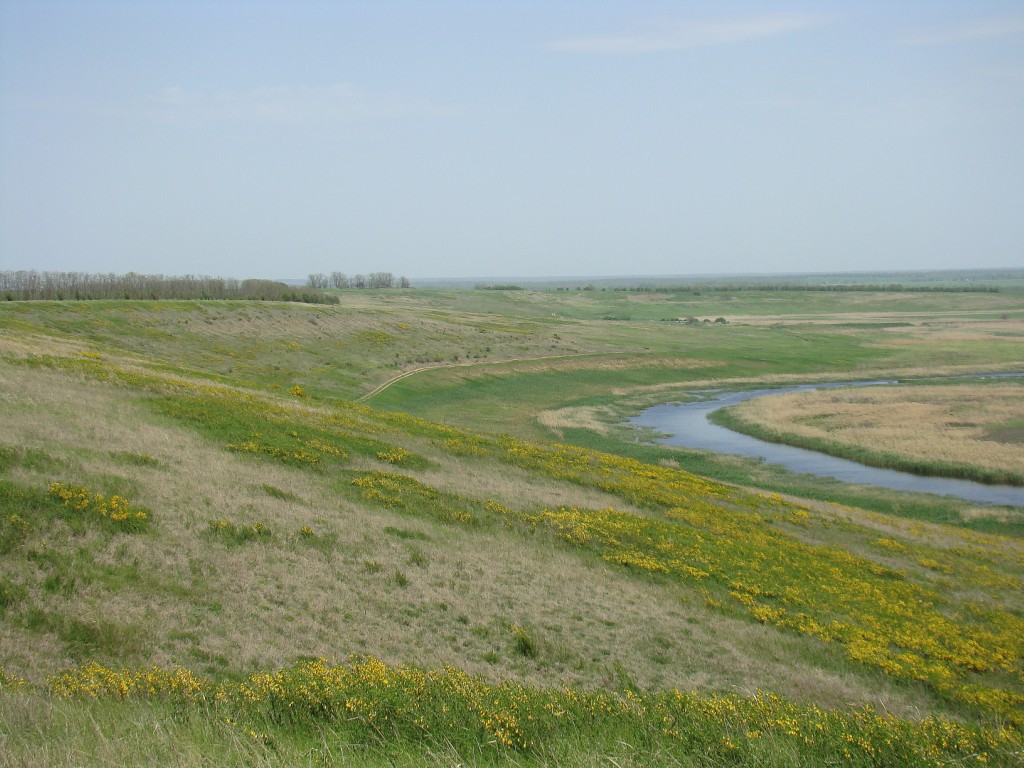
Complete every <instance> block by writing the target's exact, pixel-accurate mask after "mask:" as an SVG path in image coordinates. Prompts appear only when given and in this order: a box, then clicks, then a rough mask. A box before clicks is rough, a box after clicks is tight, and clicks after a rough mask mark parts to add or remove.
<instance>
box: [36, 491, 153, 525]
mask: <svg viewBox="0 0 1024 768" xmlns="http://www.w3.org/2000/svg"><path fill="white" fill-rule="evenodd" d="M50 495H51V496H54V497H56V498H58V499H60V500H61V501H62V502H63V503H64V506H65V507H66V508H68V509H70V510H72V511H74V512H81V513H83V514H84V515H85V516H86V517H87V518H90V519H99V520H105V521H106V522H108V523H109V524H110V525H112V526H113V527H115V528H116V529H117V530H120V531H139V530H142V529H143V528H145V526H146V525H147V523H148V522H149V514H148V512H146V510H144V509H142V508H141V507H133V506H131V504H129V503H128V500H127V499H126V498H124V497H123V496H109V497H107V496H104V495H103V494H102V493H91V492H90V491H89V490H88V489H86V488H83V487H81V486H72V485H64V484H63V483H56V482H54V483H50Z"/></svg>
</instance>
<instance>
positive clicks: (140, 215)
mask: <svg viewBox="0 0 1024 768" xmlns="http://www.w3.org/2000/svg"><path fill="white" fill-rule="evenodd" d="M1021 266H1024V3H1022V2H1020V0H1006V1H1003V2H1000V1H998V0H961V1H960V2H948V1H947V0H903V1H902V2H898V3H894V2H891V0H886V1H884V2H881V1H875V0H862V1H859V2H853V1H852V0H845V1H843V2H829V0H818V1H816V2H810V1H809V0H807V1H803V0H792V1H791V2H786V1H776V0H758V1H757V2H735V1H733V0H717V1H716V2H701V1H700V0H695V1H694V2H678V0H677V1H674V2H647V1H646V0H634V1H632V2H619V1H617V0H606V1H604V2H596V1H595V0H587V1H582V0H581V1H576V0H567V1H564V2H559V1H558V0H547V1H545V2H541V1H539V0H520V1H518V2H507V1H502V2H492V1H488V0H474V1H470V0H462V1H454V0H452V1H449V0H436V1H435V2H426V1H425V0H417V1H414V0H406V1H403V2H395V1H392V0H372V1H368V2H356V1H354V0H353V1H351V2H347V1H345V0H335V1H333V2H332V1H329V0H320V1H318V2H314V1H312V0H290V1H289V2H284V1H283V0H280V1H271V0H248V1H246V2H240V1H233V0H203V1H202V2H199V1H189V0H179V1H176V2H168V1H163V2H161V1H150V0H121V1H120V2H115V1H113V0H109V1H106V2H96V1H92V0H70V1H69V0H63V1H59V2H58V1H56V0H0V270H15V269H37V270H41V271H42V270H47V271H82V272H116V273H123V272H129V271H133V272H138V273H143V274H165V275H181V274H201V275H213V276H223V277H238V278H248V277H260V278H303V277H305V276H306V275H308V274H310V273H314V272H328V273H329V272H333V271H340V272H345V273H347V274H355V273H365V272H374V271H390V272H392V273H394V274H395V275H405V276H408V277H410V278H417V277H420V278H428V277H434V278H440V277H482V278H487V277H516V276H519V277H552V276H594V277H600V276H619V275H698V274H699V275H704V274H751V273H778V272H797V273H805V272H856V271H878V270H916V269H924V270H931V269H960V268H984V267H994V268H1002V267H1021Z"/></svg>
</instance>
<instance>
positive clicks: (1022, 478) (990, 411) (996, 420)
mask: <svg viewBox="0 0 1024 768" xmlns="http://www.w3.org/2000/svg"><path fill="white" fill-rule="evenodd" d="M720 423H722V422H721V421H720ZM725 423H727V424H728V425H729V426H731V427H733V428H738V429H740V430H741V431H745V432H751V433H753V434H756V435H757V436H759V437H764V438H768V439H771V440H774V441H777V442H787V443H793V444H796V445H801V446H804V447H808V448H813V449H815V450H824V451H826V452H827V453H831V454H834V455H839V456H844V457H846V458H852V459H854V460H856V461H860V462H862V463H867V464H871V465H873V466H880V467H889V468H894V469H904V470H908V471H913V472H918V473H921V474H935V475H944V476H949V477H962V478H967V479H973V480H979V481H981V482H998V483H1010V484H1014V485H1024V385H1022V384H1020V383H1014V382H1013V381H1012V380H1003V383H994V382H991V381H990V382H987V383H984V384H971V385H961V384H946V385H932V386H909V385H904V386H899V387H865V388H857V389H842V390H819V391H816V392H795V393H788V394H783V395H770V396H766V397H761V398H756V399H754V400H750V401H747V402H745V403H740V404H739V405H736V406H733V407H732V408H730V409H728V419H727V421H726V422H725Z"/></svg>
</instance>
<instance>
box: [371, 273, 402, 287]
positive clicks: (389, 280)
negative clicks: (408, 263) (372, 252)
mask: <svg viewBox="0 0 1024 768" xmlns="http://www.w3.org/2000/svg"><path fill="white" fill-rule="evenodd" d="M394 285H395V276H394V275H392V274H391V273H390V272H371V273H370V278H369V280H368V281H367V287H369V288H392V287H394Z"/></svg>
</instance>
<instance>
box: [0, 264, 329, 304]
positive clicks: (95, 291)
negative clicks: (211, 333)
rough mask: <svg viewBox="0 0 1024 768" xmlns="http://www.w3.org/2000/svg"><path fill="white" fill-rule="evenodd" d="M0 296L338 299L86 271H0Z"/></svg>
mask: <svg viewBox="0 0 1024 768" xmlns="http://www.w3.org/2000/svg"><path fill="white" fill-rule="evenodd" d="M0 296H2V297H3V298H4V300H5V301H30V300H34V299H42V300H50V301H69V300H74V301H88V300H98V299H130V300H136V301H147V300H157V299H199V300H204V299H206V300H209V299H247V300H252V301H297V302H302V303H306V304H337V303H338V297H337V296H331V295H329V294H326V293H323V292H322V291H320V290H316V289H313V288H312V286H310V287H296V286H290V285H287V284H285V283H282V282H278V281H276V280H256V279H251V280H237V279H235V278H230V277H208V276H203V275H181V276H177V277H165V276H164V275H140V274H136V273H135V272H129V273H128V274H125V275H116V274H114V273H112V272H111V273H108V274H93V273H89V272H37V271H36V270H18V271H9V272H0Z"/></svg>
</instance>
